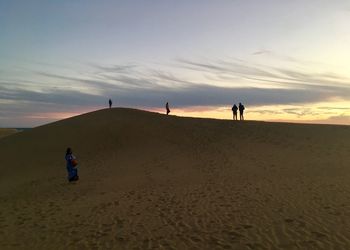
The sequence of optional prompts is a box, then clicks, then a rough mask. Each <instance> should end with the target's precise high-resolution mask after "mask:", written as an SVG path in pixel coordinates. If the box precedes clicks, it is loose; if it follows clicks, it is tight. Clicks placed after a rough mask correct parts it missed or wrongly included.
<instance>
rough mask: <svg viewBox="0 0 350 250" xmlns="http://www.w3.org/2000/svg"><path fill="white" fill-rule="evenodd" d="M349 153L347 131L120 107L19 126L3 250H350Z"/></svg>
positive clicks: (10, 144)
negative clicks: (74, 172) (74, 163)
mask: <svg viewBox="0 0 350 250" xmlns="http://www.w3.org/2000/svg"><path fill="white" fill-rule="evenodd" d="M68 146H69V147H72V149H73V154H74V155H75V156H76V157H77V159H78V162H79V176H80V180H79V181H78V182H77V183H75V184H69V183H68V182H67V179H66V175H67V173H66V165H65V160H64V154H65V150H66V148H67V147H68ZM349 149H350V127H349V126H330V125H303V124H287V123H267V122H254V121H244V122H239V121H236V122H234V121H227V120H214V119H195V118H182V117H176V116H166V115H161V114H157V113H151V112H144V111H139V110H132V109H119V108H115V109H105V110H100V111H96V112H92V113H88V114H84V115H80V116H77V117H73V118H70V119H66V120H62V121H59V122H55V123H51V124H48V125H45V126H41V127H37V128H34V129H31V130H27V131H23V132H21V133H17V134H14V135H12V136H9V137H4V138H2V139H1V140H0V155H1V157H0V172H1V175H0V249H350V153H349Z"/></svg>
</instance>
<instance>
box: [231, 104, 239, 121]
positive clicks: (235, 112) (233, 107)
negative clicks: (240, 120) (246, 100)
mask: <svg viewBox="0 0 350 250" xmlns="http://www.w3.org/2000/svg"><path fill="white" fill-rule="evenodd" d="M237 110H238V108H237V105H236V104H234V105H233V106H232V112H233V120H237Z"/></svg>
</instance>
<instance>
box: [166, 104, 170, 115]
mask: <svg viewBox="0 0 350 250" xmlns="http://www.w3.org/2000/svg"><path fill="white" fill-rule="evenodd" d="M165 109H166V114H167V115H168V114H169V113H170V109H169V103H166V104H165Z"/></svg>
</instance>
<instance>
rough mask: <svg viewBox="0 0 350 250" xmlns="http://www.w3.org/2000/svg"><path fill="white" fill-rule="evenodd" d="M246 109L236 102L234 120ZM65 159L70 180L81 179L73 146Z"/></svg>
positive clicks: (241, 116)
mask: <svg viewBox="0 0 350 250" xmlns="http://www.w3.org/2000/svg"><path fill="white" fill-rule="evenodd" d="M108 104H109V108H112V100H111V99H109V100H108ZM165 109H166V114H167V115H169V113H170V108H169V103H168V102H167V103H166V104H165ZM244 109H245V108H244V105H243V104H242V103H239V104H238V107H237V105H236V104H234V105H233V106H232V112H233V120H237V111H238V110H239V119H240V120H244V116H243V113H244ZM65 159H66V162H67V165H66V166H67V172H68V181H69V182H75V181H77V180H79V176H78V169H77V165H78V162H77V160H76V158H75V156H74V155H73V151H72V149H71V148H67V151H66V156H65Z"/></svg>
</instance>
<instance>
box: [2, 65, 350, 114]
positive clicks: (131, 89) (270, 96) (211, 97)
mask: <svg viewBox="0 0 350 250" xmlns="http://www.w3.org/2000/svg"><path fill="white" fill-rule="evenodd" d="M88 66H89V67H90V70H87V71H86V72H84V73H83V74H81V73H79V74H78V73H77V74H74V75H63V74H59V73H55V72H52V71H45V72H43V71H34V73H35V74H36V75H37V76H40V77H41V78H40V79H41V80H40V81H34V80H31V81H29V82H28V80H26V79H25V80H23V81H22V80H21V79H18V80H16V81H14V80H13V81H11V82H6V81H4V80H2V81H1V79H0V101H1V100H3V101H4V102H5V103H6V100H7V101H9V100H10V101H11V102H12V103H13V102H17V103H22V104H23V105H17V104H16V105H13V104H4V105H2V106H1V107H0V113H2V115H3V116H13V115H14V113H16V112H17V115H19V114H21V115H22V114H23V112H34V111H35V110H38V107H40V110H42V112H49V111H54V110H60V111H62V110H69V109H71V108H72V107H81V108H84V107H104V106H105V104H106V100H108V99H109V98H112V99H113V101H114V103H115V104H116V105H117V106H131V107H144V108H157V107H163V105H164V103H165V102H166V101H169V102H170V103H171V105H172V107H177V108H190V107H200V106H217V107H219V106H230V105H232V103H233V102H236V103H237V102H243V103H244V104H245V105H246V107H247V108H248V109H249V107H254V106H255V107H256V106H261V105H287V104H294V105H303V104H310V103H316V102H325V101H327V100H334V99H342V100H349V99H350V85H349V83H348V82H347V80H348V79H346V78H342V77H341V76H338V75H336V74H334V73H329V72H321V73H319V74H311V73H307V72H300V71H296V70H291V69H285V68H276V67H275V68H272V67H266V66H261V65H254V64H249V63H247V62H244V61H242V60H236V59H233V60H231V61H227V60H226V61H225V60H211V61H209V60H208V61H204V60H203V61H200V62H198V61H194V60H187V59H178V60H177V68H176V69H177V71H175V70H171V69H170V70H169V71H167V70H165V69H164V68H162V69H154V68H146V67H143V66H142V65H136V64H130V65H129V64H126V65H111V66H105V65H96V64H89V65H88ZM181 70H187V71H190V72H191V73H194V74H196V73H200V74H201V75H202V76H203V75H204V76H205V77H204V78H202V79H203V80H202V81H194V80H193V79H194V78H192V79H189V78H188V77H185V76H184V75H186V74H184V75H179V73H175V72H181ZM43 78H44V79H43ZM46 80H47V81H48V82H50V84H48V83H47V82H45V81H46ZM221 80H223V81H225V82H230V81H232V82H233V83H234V84H232V87H231V86H229V85H227V86H218V85H216V83H217V82H220V81H221ZM240 80H242V84H236V82H237V81H238V82H239V81H240ZM252 82H253V83H254V84H255V85H256V86H259V87H254V86H251V85H254V84H248V83H252ZM245 83H247V84H245ZM28 84H29V85H30V88H28ZM35 85H36V88H35ZM68 86H69V87H68ZM24 104H25V105H24ZM14 107H15V108H14ZM42 107H45V108H42ZM276 112H279V111H276ZM281 112H283V113H288V114H293V115H299V116H303V115H305V114H316V113H315V111H311V110H304V111H302V112H301V111H295V110H282V111H281ZM313 112H314V113H313ZM320 112H322V111H320Z"/></svg>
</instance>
